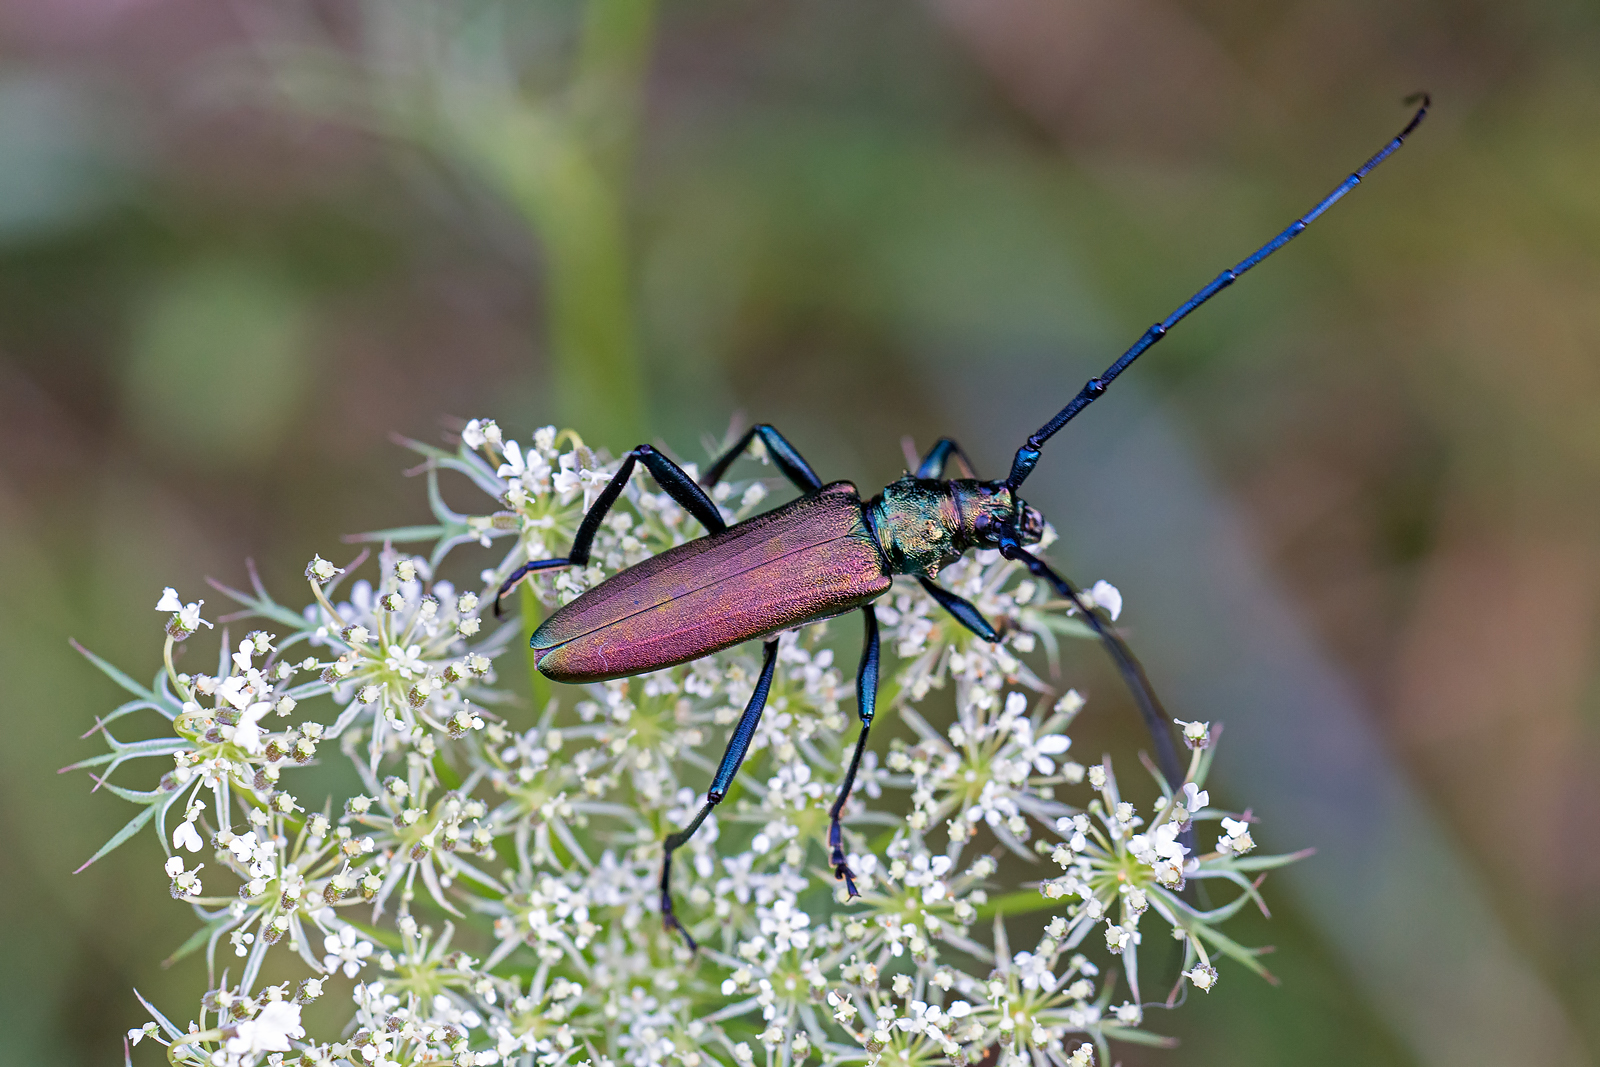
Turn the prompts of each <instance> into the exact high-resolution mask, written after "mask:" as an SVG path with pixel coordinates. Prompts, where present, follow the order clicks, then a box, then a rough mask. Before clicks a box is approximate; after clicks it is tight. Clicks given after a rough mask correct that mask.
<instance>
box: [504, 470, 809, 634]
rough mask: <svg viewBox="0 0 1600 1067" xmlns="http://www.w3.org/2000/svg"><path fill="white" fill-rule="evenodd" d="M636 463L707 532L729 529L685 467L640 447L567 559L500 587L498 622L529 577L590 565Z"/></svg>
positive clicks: (526, 568)
mask: <svg viewBox="0 0 1600 1067" xmlns="http://www.w3.org/2000/svg"><path fill="white" fill-rule="evenodd" d="M635 463H643V464H644V466H645V469H646V470H648V471H649V472H650V474H651V476H652V477H654V478H655V480H656V482H657V484H659V485H660V486H661V488H662V489H663V490H664V491H665V492H666V494H667V495H668V496H670V497H671V498H672V499H673V501H674V502H676V503H677V505H678V506H679V507H681V508H683V510H685V511H687V512H688V513H689V514H691V515H693V516H694V517H695V520H696V521H697V522H699V523H700V525H702V526H704V527H705V528H706V532H707V533H714V534H715V533H721V532H722V531H723V530H726V529H727V528H728V524H727V523H725V522H723V521H722V514H721V513H720V512H719V511H717V506H716V505H715V504H713V503H712V502H711V498H710V497H708V496H706V494H705V490H703V489H701V488H700V487H699V486H698V485H696V484H695V481H694V479H693V478H691V477H689V475H688V474H686V473H685V472H684V470H683V468H682V467H680V466H678V465H677V464H676V463H674V462H672V460H670V459H668V458H667V457H666V456H664V455H662V454H661V453H660V452H658V451H656V450H655V449H654V448H652V447H650V446H649V445H640V446H639V447H638V448H635V449H634V450H632V451H631V452H629V453H628V454H627V455H625V456H624V457H623V458H622V466H620V467H618V468H617V473H615V474H613V475H612V476H611V480H610V481H609V482H607V483H606V487H605V488H604V489H602V490H601V491H600V496H599V498H598V499H596V500H595V502H594V505H593V506H592V507H590V508H589V510H588V512H587V513H585V515H584V516H583V521H582V522H581V523H579V524H578V534H577V536H576V537H574V538H573V539H572V548H571V550H570V551H568V552H567V554H566V556H564V557H560V558H557V559H539V560H529V561H528V562H527V563H524V564H523V565H522V566H520V567H518V568H517V569H516V570H514V571H512V572H511V575H510V577H508V578H507V579H506V580H505V581H504V582H501V583H500V591H499V592H497V593H495V595H494V614H495V617H496V618H499V616H500V601H501V599H502V598H504V596H505V595H506V594H507V593H509V592H511V590H512V588H514V587H515V586H516V584H517V583H518V582H520V581H522V579H523V578H525V577H527V576H528V575H529V574H532V573H533V572H534V571H544V570H551V569H553V568H556V567H573V566H577V567H581V566H583V565H584V564H586V563H588V562H589V550H590V548H592V547H593V545H594V538H595V534H597V533H599V532H600V523H601V521H602V520H604V519H605V517H606V514H607V513H608V512H610V510H611V508H612V505H614V504H615V503H616V502H617V497H619V496H621V495H622V487H623V486H625V485H627V484H628V478H629V477H630V476H631V475H632V474H633V467H634V464H635ZM808 469H809V468H808Z"/></svg>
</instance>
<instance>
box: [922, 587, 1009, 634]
mask: <svg viewBox="0 0 1600 1067" xmlns="http://www.w3.org/2000/svg"><path fill="white" fill-rule="evenodd" d="M917 581H919V582H921V583H922V588H924V589H926V590H927V591H928V595H929V596H931V597H933V599H935V600H937V601H938V602H939V606H940V607H941V608H943V609H944V610H946V611H948V612H949V613H950V614H952V615H954V616H955V618H956V621H957V622H959V623H960V624H961V625H962V626H965V627H966V628H967V629H969V630H971V631H972V632H973V633H975V634H977V635H978V636H979V637H981V638H983V639H984V640H985V641H990V642H994V641H998V640H1000V632H999V631H998V630H996V629H995V628H994V624H993V623H991V622H990V621H989V620H988V619H986V618H984V617H983V614H982V613H981V612H980V611H978V609H977V607H976V606H974V605H973V603H972V601H970V600H968V599H966V598H965V597H959V596H956V595H955V594H954V593H952V592H951V591H950V590H948V589H946V588H945V587H944V586H942V585H940V584H939V583H938V582H935V581H933V580H932V579H931V578H924V577H923V576H922V575H920V574H919V575H917Z"/></svg>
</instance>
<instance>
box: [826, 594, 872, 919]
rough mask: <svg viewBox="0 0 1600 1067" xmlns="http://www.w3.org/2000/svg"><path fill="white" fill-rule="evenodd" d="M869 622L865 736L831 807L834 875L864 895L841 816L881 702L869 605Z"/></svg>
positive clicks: (862, 676)
mask: <svg viewBox="0 0 1600 1067" xmlns="http://www.w3.org/2000/svg"><path fill="white" fill-rule="evenodd" d="M861 614H862V615H863V616H864V617H865V619H866V623H867V636H866V641H865V647H863V648H862V650H861V667H860V669H859V670H857V671H856V707H857V709H858V710H859V711H860V714H861V736H860V737H858V738H857V739H856V750H855V754H854V755H852V756H851V757H850V767H849V769H848V770H846V771H845V772H844V783H843V784H842V785H840V786H839V799H837V800H835V801H834V802H833V807H832V808H830V809H828V862H829V863H830V864H832V866H833V876H834V877H835V878H842V879H844V887H845V891H846V892H847V893H849V895H850V896H852V897H855V896H860V895H861V894H860V893H859V892H857V890H856V879H855V873H854V872H853V871H851V870H850V864H849V862H848V861H847V860H846V858H845V854H844V826H843V825H842V824H841V823H840V821H839V819H840V816H841V815H842V814H843V812H844V806H845V803H846V802H847V801H849V799H850V791H851V789H853V788H854V787H855V784H856V772H857V771H859V770H860V769H861V756H862V753H864V752H866V750H867V735H868V733H870V732H871V730H872V716H873V713H874V712H875V711H876V710H877V705H878V616H877V613H876V612H874V611H873V609H872V605H871V604H868V605H867V606H866V607H864V608H862V609H861Z"/></svg>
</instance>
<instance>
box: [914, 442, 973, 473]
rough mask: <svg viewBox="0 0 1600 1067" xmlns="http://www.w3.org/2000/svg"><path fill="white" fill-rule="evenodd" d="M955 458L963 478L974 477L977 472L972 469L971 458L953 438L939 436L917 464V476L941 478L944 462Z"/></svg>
mask: <svg viewBox="0 0 1600 1067" xmlns="http://www.w3.org/2000/svg"><path fill="white" fill-rule="evenodd" d="M910 440H911V439H910V438H909V437H908V438H906V441H907V442H908V443H907V446H906V447H907V448H910V444H909V442H910ZM952 459H953V460H955V462H956V466H957V467H958V468H960V470H961V476H962V477H963V478H976V477H977V476H978V475H977V472H976V471H975V470H974V469H973V466H972V460H970V459H968V458H967V453H966V452H965V451H964V450H963V449H962V448H961V446H960V445H958V444H956V442H955V439H954V438H950V437H941V438H939V440H937V441H935V442H934V443H933V447H932V448H930V449H928V454H927V455H925V456H923V457H922V462H921V463H919V464H917V477H918V478H943V477H944V468H945V464H946V463H948V462H950V461H951V460H952Z"/></svg>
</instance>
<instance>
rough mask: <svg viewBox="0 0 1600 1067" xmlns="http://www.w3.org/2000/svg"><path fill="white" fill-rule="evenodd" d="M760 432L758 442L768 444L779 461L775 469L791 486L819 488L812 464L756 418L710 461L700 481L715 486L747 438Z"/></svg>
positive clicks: (747, 443)
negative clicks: (714, 460)
mask: <svg viewBox="0 0 1600 1067" xmlns="http://www.w3.org/2000/svg"><path fill="white" fill-rule="evenodd" d="M757 434H760V435H761V443H762V444H764V445H766V446H767V455H769V456H771V457H772V461H773V462H774V463H776V464H777V465H778V469H779V470H781V471H782V472H783V474H784V477H786V478H788V479H789V480H790V481H791V482H793V483H794V487H795V488H796V489H798V490H800V491H801V492H802V493H814V492H816V491H817V490H818V489H821V488H822V479H821V478H818V477H817V472H816V471H814V470H812V469H811V464H809V463H807V462H806V458H805V457H804V456H802V455H801V454H800V453H799V452H798V451H797V450H796V449H795V447H794V445H791V444H790V443H789V442H788V441H787V440H785V439H784V436H783V434H781V433H779V432H778V431H777V430H775V429H773V428H772V427H771V426H769V425H767V424H766V423H764V422H759V423H757V424H756V425H754V426H752V427H750V428H749V429H748V430H746V431H745V432H744V436H742V437H740V438H739V440H738V441H737V442H736V443H735V444H734V446H733V447H732V448H730V449H728V450H727V451H726V452H724V453H723V454H722V455H720V456H718V457H717V461H716V462H715V463H713V464H711V467H710V469H709V470H707V471H706V473H705V477H703V478H701V479H700V481H701V483H702V484H704V485H711V486H714V485H716V484H717V483H718V482H720V481H721V480H722V475H723V474H724V473H725V472H726V471H727V469H728V467H729V466H731V465H732V463H733V461H734V460H736V459H738V458H739V456H740V455H741V454H743V452H744V450H745V449H747V448H749V447H750V442H751V441H754V440H755V439H756V435H757Z"/></svg>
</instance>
